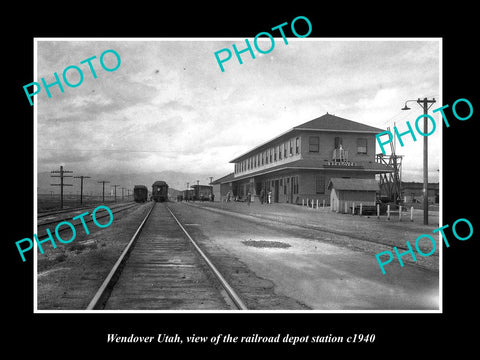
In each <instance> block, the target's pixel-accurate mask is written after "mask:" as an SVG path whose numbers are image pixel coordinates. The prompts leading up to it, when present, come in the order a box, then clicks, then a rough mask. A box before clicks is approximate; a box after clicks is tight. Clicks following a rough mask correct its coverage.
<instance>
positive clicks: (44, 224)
mask: <svg viewBox="0 0 480 360" xmlns="http://www.w3.org/2000/svg"><path fill="white" fill-rule="evenodd" d="M137 205H138V204H137V203H133V204H132V203H130V204H127V205H121V206H117V207H114V208H112V209H111V211H112V214H116V213H118V212H121V211H125V210H128V209H130V208H132V207H134V206H137ZM107 206H108V205H107ZM93 209H95V207H90V208H88V212H89V213H91V212H92V211H93ZM83 210H87V208H82V209H72V210H70V212H69V216H65V217H61V218H55V219H54V220H51V221H50V220H47V221H39V222H38V223H37V226H38V228H40V227H41V228H44V227H48V226H49V225H52V224H58V223H60V222H62V221H69V222H71V220H72V217H75V216H77V215H79V214H81V213H82V211H83ZM66 212H67V211H63V212H59V213H56V214H52V215H58V214H60V213H66ZM83 212H84V211H83ZM102 213H104V211H102ZM107 216H110V215H108V213H107V214H103V215H99V216H98V217H97V219H101V218H104V217H107ZM39 220H40V219H39ZM91 221H93V219H88V217H86V218H85V222H86V223H88V222H91ZM78 224H81V221H80V220H77V225H78ZM63 230H65V228H63V229H60V232H61V231H63Z"/></svg>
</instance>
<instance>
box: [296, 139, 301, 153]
mask: <svg viewBox="0 0 480 360" xmlns="http://www.w3.org/2000/svg"><path fill="white" fill-rule="evenodd" d="M295 154H300V138H299V137H297V138H296V139H295Z"/></svg>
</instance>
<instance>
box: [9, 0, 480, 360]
mask: <svg viewBox="0 0 480 360" xmlns="http://www.w3.org/2000/svg"><path fill="white" fill-rule="evenodd" d="M25 6H26V5H25ZM106 7H107V8H106V9H100V8H99V7H98V6H97V4H92V3H85V4H76V5H73V6H66V7H65V6H55V5H54V4H53V3H52V4H49V5H48V8H47V7H45V5H44V4H42V5H38V6H33V7H32V6H29V7H28V8H25V9H21V10H18V11H12V10H10V11H9V12H10V14H8V15H6V16H5V19H4V20H11V21H4V22H3V24H2V29H3V34H4V42H5V41H6V45H5V51H3V57H2V58H3V59H2V62H3V63H4V66H3V69H4V71H5V70H6V73H7V86H5V85H4V86H3V92H2V93H3V94H4V95H3V99H4V100H6V101H4V102H3V105H4V109H5V110H6V111H4V124H5V125H4V126H6V131H4V132H3V151H4V157H3V158H4V159H5V160H6V163H4V164H3V169H4V174H3V179H4V185H3V189H4V192H3V193H4V194H5V196H4V197H3V198H4V199H5V210H4V214H3V219H6V221H5V222H3V229H4V230H5V233H6V234H5V236H4V239H3V241H2V255H3V257H2V259H3V261H2V267H4V269H3V272H2V273H3V277H2V278H3V279H4V282H5V284H4V285H3V286H2V295H3V296H2V300H3V302H4V306H3V307H2V308H3V311H4V318H5V319H7V321H2V323H3V325H4V328H5V330H6V331H7V335H6V336H5V335H4V338H3V340H4V341H5V342H4V344H6V345H7V346H8V347H9V348H10V347H11V348H12V350H16V351H17V353H16V354H18V352H21V353H24V352H25V351H29V350H33V353H30V354H31V356H37V354H36V352H38V355H40V354H42V355H47V354H48V356H51V357H53V358H57V357H66V356H72V355H82V354H85V355H90V356H94V355H95V352H97V351H101V352H102V353H122V352H123V351H125V350H126V349H134V350H135V351H139V352H143V351H149V350H153V351H155V353H156V354H157V357H160V358H163V357H164V356H167V355H166V351H167V350H173V353H174V354H178V353H180V352H181V351H184V350H193V351H195V352H196V353H197V354H199V355H200V354H202V353H203V352H205V353H212V352H214V351H219V350H225V351H227V352H231V351H232V350H234V351H235V353H236V352H237V351H238V350H246V351H247V352H250V353H252V354H254V353H255V352H256V351H257V350H258V349H260V348H266V350H268V351H278V350H280V351H281V352H285V353H286V352H291V351H294V352H298V351H301V350H307V351H310V354H312V355H313V356H322V355H324V354H325V353H326V352H328V353H329V352H330V351H332V350H333V351H334V353H335V354H340V353H341V352H343V351H344V350H345V351H349V352H351V353H352V354H353V355H360V354H361V353H364V354H367V355H371V356H381V357H382V358H385V357H389V356H392V355H394V354H398V355H400V356H402V355H403V356H414V357H417V356H418V355H419V354H420V353H424V354H428V355H434V354H440V353H442V352H443V351H444V350H447V349H455V350H457V351H458V350H461V353H463V352H464V351H465V353H467V351H468V349H470V348H473V346H474V344H475V340H476V337H475V332H476V333H478V331H476V323H475V322H474V320H473V316H474V314H475V313H476V294H475V291H476V287H477V286H476V285H477V284H478V281H476V275H477V274H476V257H477V250H478V241H479V239H478V238H479V233H480V228H479V226H478V225H479V222H478V215H477V212H475V211H474V209H475V205H476V204H475V203H476V202H477V201H478V195H477V188H476V186H475V185H476V184H477V183H478V180H477V179H478V176H477V174H476V171H477V167H478V159H477V158H476V154H477V152H476V151H475V150H474V148H475V144H476V137H477V134H476V131H475V130H476V129H477V128H478V126H477V125H476V123H477V122H478V121H479V120H478V115H479V113H480V107H479V102H478V91H476V92H474V90H473V89H474V85H476V84H475V82H476V81H477V80H478V79H479V76H478V75H479V74H478V56H476V53H477V52H478V50H477V44H478V41H475V40H477V37H475V36H474V32H473V31H474V28H475V27H476V26H475V25H478V23H477V24H476V23H475V21H478V20H476V19H474V16H473V14H474V12H476V11H477V10H476V9H474V7H473V3H472V5H467V4H465V5H463V4H462V3H460V2H455V4H454V5H451V4H449V6H448V8H446V7H445V6H444V5H438V6H432V4H420V3H405V4H399V5H396V6H390V5H389V6H385V5H382V6H377V5H373V4H370V3H369V4H368V5H367V4H366V3H363V4H360V3H357V5H356V6H351V5H350V4H348V3H346V2H343V3H339V4H338V5H336V6H327V5H326V4H323V3H321V2H319V3H318V4H316V8H315V9H312V8H311V7H302V6H297V7H296V8H294V7H293V4H288V3H286V4H284V5H276V6H275V7H273V6H271V7H270V8H268V9H262V11H261V10H260V8H259V4H258V3H257V4H255V5H247V4H246V3H244V2H242V3H226V2H224V3H221V4H218V5H215V6H214V5H209V6H202V7H198V8H192V7H191V6H190V5H187V3H183V4H179V6H177V8H167V7H165V6H164V5H143V6H141V5H140V4H139V5H135V7H134V6H133V4H126V3H125V2H124V3H116V4H114V3H112V4H109V5H108V6H106ZM265 7H268V6H265ZM40 8H41V9H40ZM300 15H302V16H306V17H307V18H308V19H309V20H310V21H311V23H312V27H313V31H312V33H311V35H310V37H441V38H443V54H444V55H443V96H444V98H443V99H444V104H449V105H450V107H451V105H452V104H453V102H454V101H455V100H457V99H459V98H466V99H468V100H469V101H470V102H471V103H472V104H473V108H474V113H473V116H472V117H471V118H470V119H469V120H467V121H458V120H456V119H455V118H454V117H453V115H452V113H451V110H450V109H447V111H446V114H447V115H450V116H449V120H450V127H449V128H448V129H447V128H445V127H444V131H443V136H444V138H443V159H444V160H443V177H442V178H441V179H440V181H442V182H443V193H442V194H441V196H443V211H444V217H443V224H450V225H451V224H452V223H453V222H454V221H455V220H457V219H458V218H467V219H469V220H470V221H471V222H472V224H473V226H474V234H473V236H472V237H471V238H470V239H469V240H468V241H464V242H462V241H457V240H451V241H450V245H451V246H450V248H448V249H447V248H445V247H444V249H443V250H444V251H443V254H444V258H443V260H444V262H443V272H444V274H443V314H418V313H409V314H406V313H400V314H371V313H363V314H359V313H355V314H330V313H329V314H278V313H272V314H63V313H58V314H33V305H34V304H33V265H32V259H33V258H32V257H31V256H30V257H29V256H27V262H25V263H22V262H21V259H20V257H19V256H18V252H17V249H16V247H15V241H17V240H19V239H22V238H24V237H31V236H32V235H33V233H34V230H33V220H32V219H33V202H34V199H33V151H34V149H33V108H32V107H30V105H29V103H28V100H27V99H26V96H25V93H24V91H23V85H25V84H28V83H30V82H32V81H34V78H33V41H34V40H33V39H34V37H230V36H232V37H233V36H235V37H242V38H250V39H251V38H253V37H254V36H255V35H256V34H257V33H259V32H262V31H268V29H270V28H272V27H273V26H276V25H279V24H281V23H283V22H288V23H289V24H290V22H291V21H292V20H293V19H294V18H295V17H296V16H300ZM9 18H11V19H9ZM298 31H299V33H303V32H302V31H301V30H300V29H299V30H298ZM287 36H288V35H287ZM212 56H213V55H212ZM422 95H423V94H412V98H416V97H421V96H422ZM399 101H401V99H400V100H399ZM435 105H438V106H435ZM435 105H434V106H433V107H432V110H433V109H434V108H437V107H439V106H440V104H435ZM39 145H40V144H39ZM447 234H451V233H449V232H448V231H447ZM450 238H452V239H453V237H452V236H450V237H449V239H450ZM406 240H408V239H406ZM108 333H118V334H121V335H124V336H128V335H130V334H131V333H134V334H136V335H155V334H158V333H169V334H172V335H173V334H175V333H178V334H180V335H181V336H182V335H183V336H189V335H191V334H193V333H195V334H196V335H202V336H214V335H217V334H218V333H222V334H227V333H229V334H231V335H232V336H242V335H244V336H247V335H251V334H254V333H257V334H259V335H262V336H274V335H276V334H278V333H281V334H282V336H283V335H285V334H287V333H288V334H291V335H296V336H303V335H317V334H318V335H328V334H333V335H335V336H344V337H347V336H350V335H353V334H354V333H357V334H358V333H363V334H368V333H370V334H372V333H373V334H375V335H376V338H375V342H374V343H373V344H345V343H344V344H340V345H337V344H307V345H302V344H300V345H295V346H291V345H282V344H268V345H259V344H250V345H248V344H223V345H218V346H213V345H210V344H206V345H199V344H195V345H190V346H189V345H188V344H186V343H185V342H184V344H183V345H165V344H157V343H152V344H107V342H106V334H108ZM5 350H6V349H5ZM14 354H15V353H14Z"/></svg>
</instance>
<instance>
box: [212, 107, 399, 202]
mask: <svg viewBox="0 0 480 360" xmlns="http://www.w3.org/2000/svg"><path fill="white" fill-rule="evenodd" d="M382 131H383V130H382V129H378V128H375V127H372V126H368V125H365V124H361V123H358V122H355V121H351V120H347V119H343V118H341V117H338V116H334V115H331V114H328V113H327V114H325V115H323V116H320V117H319V118H316V119H313V120H311V121H308V122H306V123H304V124H301V125H299V126H296V127H294V128H292V129H290V130H288V131H287V132H285V133H283V134H280V135H278V136H277V137H275V138H273V139H271V140H269V141H267V142H266V143H264V144H261V145H258V146H257V147H255V148H253V149H251V150H249V151H248V152H246V153H244V154H243V155H240V156H238V157H236V158H235V159H233V160H231V161H230V162H231V163H233V164H234V172H233V173H231V174H229V175H226V176H224V177H222V178H220V179H217V180H216V181H214V182H213V183H212V185H214V189H216V192H217V194H216V195H217V196H216V199H218V200H220V198H222V199H224V198H225V196H227V194H228V192H230V198H231V199H234V198H238V199H244V198H245V197H246V195H247V194H248V192H250V194H251V195H252V199H254V198H255V197H257V198H258V196H260V194H261V193H262V189H263V190H264V191H263V192H266V193H269V192H271V200H272V202H281V203H301V202H302V199H304V200H306V199H309V200H312V199H313V200H317V199H318V200H319V201H320V202H322V201H323V200H325V203H326V204H329V203H330V190H329V187H328V184H329V181H330V179H332V178H347V179H352V180H349V181H350V183H353V188H355V179H375V175H376V174H379V173H387V172H392V171H393V169H392V168H391V167H389V166H387V165H384V164H380V163H377V162H375V142H376V138H375V134H378V133H379V132H382ZM363 183H364V180H359V181H358V185H359V186H358V188H359V191H361V190H362V186H363ZM350 186H351V185H350Z"/></svg>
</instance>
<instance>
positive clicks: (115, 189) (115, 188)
mask: <svg viewBox="0 0 480 360" xmlns="http://www.w3.org/2000/svg"><path fill="white" fill-rule="evenodd" d="M112 186H113V188H114V190H113V192H114V196H115V202H117V186H120V185H117V184H115V185H112Z"/></svg>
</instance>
